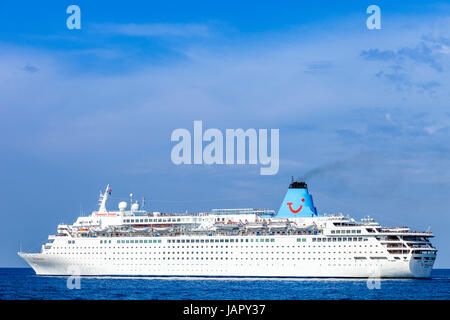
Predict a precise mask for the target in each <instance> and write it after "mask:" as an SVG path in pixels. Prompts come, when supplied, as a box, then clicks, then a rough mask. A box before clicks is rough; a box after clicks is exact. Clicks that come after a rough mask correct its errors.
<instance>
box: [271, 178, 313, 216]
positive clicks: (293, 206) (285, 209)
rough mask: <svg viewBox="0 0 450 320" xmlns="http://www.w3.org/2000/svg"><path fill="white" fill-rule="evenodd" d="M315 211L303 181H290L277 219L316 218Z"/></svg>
mask: <svg viewBox="0 0 450 320" xmlns="http://www.w3.org/2000/svg"><path fill="white" fill-rule="evenodd" d="M317 216H319V214H318V213H317V209H316V208H315V207H314V203H313V199H312V197H311V195H310V194H309V192H308V185H307V184H306V183H305V182H303V181H292V182H291V184H290V185H289V189H288V191H287V193H286V195H285V197H284V200H283V202H282V203H281V207H280V210H278V214H277V218H295V217H297V218H298V217H317Z"/></svg>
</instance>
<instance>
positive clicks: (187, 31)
mask: <svg viewBox="0 0 450 320" xmlns="http://www.w3.org/2000/svg"><path fill="white" fill-rule="evenodd" d="M94 27H95V29H96V30H97V31H99V32H102V33H107V34H113V35H125V36H134V37H209V36H211V35H212V33H213V32H212V30H211V27H210V26H208V25H205V24H196V23H175V24H170V23H151V24H136V23H125V24H96V25H94Z"/></svg>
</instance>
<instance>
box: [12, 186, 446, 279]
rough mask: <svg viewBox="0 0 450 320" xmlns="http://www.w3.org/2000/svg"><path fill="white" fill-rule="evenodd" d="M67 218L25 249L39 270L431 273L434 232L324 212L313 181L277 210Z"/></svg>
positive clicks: (130, 209)
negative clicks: (34, 247)
mask: <svg viewBox="0 0 450 320" xmlns="http://www.w3.org/2000/svg"><path fill="white" fill-rule="evenodd" d="M110 194H111V189H110V187H109V185H108V186H107V187H106V190H105V191H104V192H100V198H99V208H98V210H97V211H94V212H92V214H91V215H89V216H84V217H79V218H77V220H76V222H75V223H73V224H72V225H67V224H60V225H58V228H57V232H56V234H54V235H49V236H48V241H47V242H46V243H45V244H43V245H42V248H41V252H39V253H24V252H18V254H19V256H20V257H22V258H23V259H24V260H25V261H26V262H27V263H28V264H29V265H30V266H31V267H32V268H33V269H34V271H35V272H36V274H38V275H65V276H69V275H74V274H76V275H82V276H152V277H159V276H176V277H264V278H265V277H286V278H291V277H314V278H315V277H336V278H372V277H373V278H427V277H430V274H431V270H432V268H433V264H434V261H435V259H436V254H437V250H436V248H434V247H433V245H432V244H431V242H430V238H432V237H433V234H432V233H431V232H418V231H413V230H411V229H410V228H407V227H385V226H382V225H380V224H379V223H377V222H375V221H374V220H373V219H371V218H369V217H366V218H364V219H362V220H361V221H356V220H355V219H353V218H351V217H349V216H344V215H342V214H334V215H329V214H321V213H319V212H318V210H317V209H316V207H315V206H314V204H313V199H312V197H311V195H310V193H309V191H308V187H307V184H306V183H305V182H303V181H294V180H293V181H292V182H291V183H290V185H289V189H288V191H287V193H286V195H285V197H284V200H283V202H282V203H281V207H280V208H279V210H278V212H275V211H274V210H268V209H253V208H243V209H213V210H211V211H210V212H201V213H189V214H188V213H161V212H150V211H146V210H144V208H143V206H142V204H141V206H140V204H139V203H138V201H136V200H134V199H133V196H132V195H130V200H129V201H127V202H125V201H122V202H120V203H119V205H118V210H114V211H109V210H108V209H107V207H106V204H107V200H108V196H109V195H110Z"/></svg>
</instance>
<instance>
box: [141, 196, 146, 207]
mask: <svg viewBox="0 0 450 320" xmlns="http://www.w3.org/2000/svg"><path fill="white" fill-rule="evenodd" d="M144 206H145V197H142V200H141V210H144Z"/></svg>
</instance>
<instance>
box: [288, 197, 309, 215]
mask: <svg viewBox="0 0 450 320" xmlns="http://www.w3.org/2000/svg"><path fill="white" fill-rule="evenodd" d="M302 202H305V199H302ZM286 204H287V205H288V206H289V210H291V212H292V213H299V212H300V210H302V208H303V205H300V208H298V209H297V210H294V209H292V202H288V203H286Z"/></svg>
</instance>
